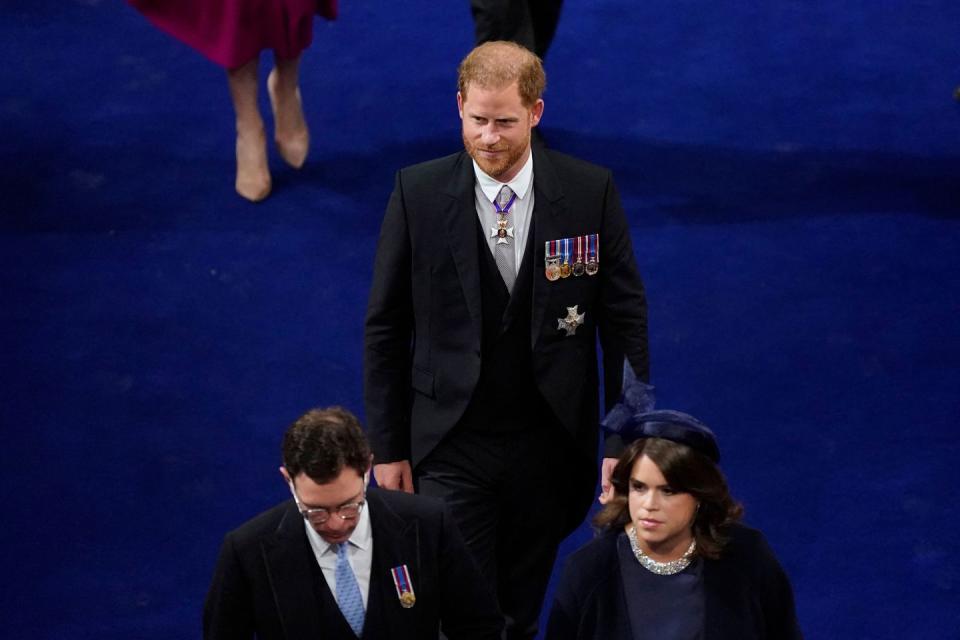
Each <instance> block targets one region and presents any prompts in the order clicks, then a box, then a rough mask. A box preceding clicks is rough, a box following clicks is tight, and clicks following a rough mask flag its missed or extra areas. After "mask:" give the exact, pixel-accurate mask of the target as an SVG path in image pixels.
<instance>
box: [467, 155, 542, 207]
mask: <svg viewBox="0 0 960 640" xmlns="http://www.w3.org/2000/svg"><path fill="white" fill-rule="evenodd" d="M473 173H474V174H475V175H476V176H477V184H478V185H479V186H480V190H481V191H483V195H484V197H486V199H487V200H489V201H490V202H493V201H494V199H496V197H497V194H498V193H500V189H501V188H502V187H503V185H505V184H506V185H507V186H509V187H510V188H511V189H512V190H513V192H514V193H515V194H517V197H518V198H520V199H521V200H523V199H524V197H525V196H526V195H527V191H529V190H530V185H531V183H532V182H533V148H532V147H531V148H530V149H528V150H527V161H526V162H524V163H523V167H521V168H520V171H519V173H517V175H515V176H514V177H513V180H511V181H510V182H500V181H499V180H497V179H496V178H491V177H490V176H489V175H487V174H486V173H484V171H483V169H481V168H480V165H478V164H477V161H476V160H474V161H473Z"/></svg>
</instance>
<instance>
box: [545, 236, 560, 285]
mask: <svg viewBox="0 0 960 640" xmlns="http://www.w3.org/2000/svg"><path fill="white" fill-rule="evenodd" d="M558 245H559V241H557V240H547V242H546V248H545V249H544V252H545V255H546V258H545V262H546V265H545V273H546V276H547V280H549V281H550V282H555V281H557V280H559V279H560V256H559V255H558V254H559V248H558Z"/></svg>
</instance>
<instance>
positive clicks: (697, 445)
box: [546, 376, 802, 640]
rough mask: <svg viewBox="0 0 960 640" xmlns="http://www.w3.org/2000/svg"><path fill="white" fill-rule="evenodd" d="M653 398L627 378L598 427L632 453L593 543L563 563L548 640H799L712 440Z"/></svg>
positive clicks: (786, 598) (774, 570)
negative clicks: (620, 397) (616, 402)
mask: <svg viewBox="0 0 960 640" xmlns="http://www.w3.org/2000/svg"><path fill="white" fill-rule="evenodd" d="M630 377H632V376H630ZM652 389H653V388H652V387H649V386H648V385H645V384H644V383H642V382H640V381H638V380H635V379H633V380H630V381H629V382H628V385H627V387H626V389H625V393H624V399H625V400H624V402H621V403H620V404H619V405H617V406H616V407H615V408H614V410H613V411H611V412H610V414H609V415H608V416H607V419H606V420H604V428H606V429H608V430H610V431H612V432H615V433H618V434H620V435H621V437H622V438H623V440H624V442H628V443H629V445H628V446H627V448H626V450H625V451H624V452H623V454H622V455H621V456H620V459H619V461H618V463H617V466H616V468H615V469H614V471H613V474H612V477H611V482H612V485H613V490H612V495H609V494H608V495H607V496H605V497H604V499H603V501H604V502H605V505H604V508H603V510H602V511H601V512H600V513H599V514H598V515H597V517H596V519H595V521H594V522H595V524H596V525H597V526H598V528H599V529H600V531H601V533H600V535H599V536H598V537H597V538H596V539H595V540H593V541H592V542H590V543H588V544H587V545H586V546H584V547H583V548H581V549H580V550H578V551H576V552H575V553H573V554H572V555H571V556H570V557H569V558H568V560H567V564H566V568H565V571H564V573H563V577H562V578H561V580H560V584H559V585H558V587H557V591H556V595H555V600H554V603H553V609H552V610H551V612H550V618H549V621H548V623H547V631H546V640H588V639H589V640H654V639H656V640H694V639H696V640H794V639H799V638H801V637H802V636H801V633H800V628H799V626H798V624H797V619H796V613H795V610H794V604H793V591H792V589H791V587H790V582H789V580H788V578H787V575H786V573H785V572H784V570H783V568H782V567H781V566H780V563H779V562H778V561H777V559H776V557H775V556H774V554H773V551H772V550H771V549H770V547H769V545H768V544H767V542H766V540H765V539H764V537H763V535H762V534H761V533H760V532H759V531H757V530H755V529H751V528H749V527H747V526H744V525H742V524H740V523H739V519H740V517H741V515H742V513H743V509H742V507H741V506H740V504H739V503H737V502H736V501H735V500H734V499H733V498H732V497H731V495H730V492H729V490H728V488H727V483H726V480H725V479H724V477H723V474H722V473H721V471H720V469H719V468H718V467H717V462H718V461H719V459H720V451H719V449H718V447H717V443H716V440H715V438H714V436H713V433H712V432H711V431H710V429H708V428H707V427H706V426H705V425H704V424H703V423H701V422H700V421H699V420H697V419H696V418H694V417H693V416H690V415H687V414H685V413H681V412H678V411H654V410H652V409H653V394H652Z"/></svg>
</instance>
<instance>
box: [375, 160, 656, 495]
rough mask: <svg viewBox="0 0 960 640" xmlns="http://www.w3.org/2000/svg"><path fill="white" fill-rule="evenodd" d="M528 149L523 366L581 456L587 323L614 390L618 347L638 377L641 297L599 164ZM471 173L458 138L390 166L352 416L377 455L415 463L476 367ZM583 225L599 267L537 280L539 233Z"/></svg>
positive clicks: (643, 359)
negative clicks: (572, 316) (420, 158)
mask: <svg viewBox="0 0 960 640" xmlns="http://www.w3.org/2000/svg"><path fill="white" fill-rule="evenodd" d="M533 154H534V155H533V174H534V179H533V188H534V193H535V204H534V211H533V233H534V236H533V243H532V245H528V249H527V251H528V252H533V256H532V259H533V267H534V268H533V270H532V278H533V286H532V287H530V290H531V291H532V294H531V295H532V301H531V302H532V318H531V323H530V328H531V331H530V347H531V350H532V360H533V369H534V375H535V378H536V384H537V388H538V390H539V391H540V393H541V395H542V396H543V398H544V399H545V400H546V402H547V403H548V405H549V406H550V408H551V409H552V411H553V413H554V415H555V416H556V417H557V418H558V419H559V420H560V422H561V423H562V428H565V429H566V430H567V431H569V433H570V434H571V435H573V436H574V438H576V440H577V444H578V445H579V450H581V451H583V453H584V454H585V460H588V461H589V463H590V464H591V465H593V464H595V460H596V441H597V420H598V406H597V403H598V398H597V396H598V392H597V389H598V376H597V366H596V362H597V354H596V338H597V335H598V332H599V336H600V340H601V343H602V346H603V351H604V364H605V367H604V369H605V371H606V372H607V374H608V375H607V377H606V378H605V383H606V385H605V387H606V389H608V390H609V391H610V393H609V394H608V402H609V401H612V400H614V399H615V398H616V395H617V394H618V393H619V390H620V386H621V384H620V379H621V375H622V368H623V355H624V354H626V355H627V356H628V357H629V360H630V363H631V364H632V365H633V368H634V370H635V371H636V372H637V374H638V375H639V376H641V377H643V378H647V375H648V361H647V357H648V356H647V326H646V300H645V297H644V291H643V285H642V283H641V280H640V275H639V273H638V272H637V267H636V261H635V259H634V255H633V247H632V244H631V241H630V234H629V229H628V227H627V221H626V218H625V216H624V214H623V209H622V208H621V206H620V199H619V196H618V195H617V191H616V187H615V186H614V184H613V179H612V177H611V175H610V172H609V171H607V170H606V169H603V168H601V167H597V166H595V165H592V164H589V163H587V162H583V161H581V160H577V159H575V158H572V157H570V156H567V155H564V154H561V153H557V152H554V151H550V150H546V149H542V148H540V147H538V146H534V150H533ZM474 183H475V175H474V171H473V164H472V162H471V159H470V157H469V156H468V155H467V154H466V153H464V152H461V153H457V154H454V155H451V156H447V157H445V158H440V159H438V160H433V161H431V162H426V163H423V164H419V165H415V166H413V167H408V168H406V169H403V170H401V171H400V172H399V173H398V174H397V178H396V185H395V187H394V190H393V195H392V196H391V197H390V202H389V204H388V205H387V211H386V214H385V216H384V220H383V227H382V230H381V234H380V241H379V244H378V247H377V257H376V262H375V265H374V276H373V284H372V287H371V292H370V301H369V305H368V308H367V319H366V333H365V361H364V392H365V401H366V418H367V425H368V430H369V435H370V440H371V444H372V446H373V450H374V455H375V457H376V460H377V462H390V461H396V460H403V459H409V460H411V461H412V463H413V464H414V465H416V464H417V463H418V462H419V461H420V460H422V459H423V458H424V457H425V456H426V455H427V454H428V453H429V452H430V451H431V450H432V449H433V447H435V446H436V445H437V443H438V442H440V440H441V439H442V438H443V436H444V435H446V434H447V432H449V431H450V429H451V428H453V426H454V425H455V424H456V423H457V421H458V420H459V419H460V418H461V416H462V415H463V413H464V410H465V409H466V407H467V404H468V403H469V401H470V398H471V396H472V394H473V391H474V389H475V387H476V385H477V381H478V379H479V377H480V364H481V362H480V361H481V344H480V340H481V333H482V315H481V309H480V304H481V285H480V257H481V256H480V255H479V253H478V250H479V249H478V242H477V224H478V223H477V213H476V205H475V202H474ZM592 233H599V235H600V251H599V265H600V270H599V273H598V274H597V275H595V276H589V275H583V276H579V277H574V276H570V277H569V278H565V279H561V280H558V281H556V282H550V281H548V280H547V278H546V277H545V275H544V254H545V249H544V244H545V242H546V241H548V240H557V239H562V238H570V237H575V236H580V235H586V234H592ZM524 260H527V256H526V255H525V256H524ZM574 305H577V307H578V310H579V311H580V312H581V313H586V316H585V322H586V325H585V326H582V327H580V328H579V329H578V330H577V332H576V335H574V336H570V337H567V336H566V335H565V332H564V331H562V330H560V329H559V328H558V326H557V320H558V318H563V317H565V316H566V315H567V307H572V306H574ZM616 448H617V447H616V445H614V447H613V449H616ZM611 453H618V451H615V450H611ZM592 489H593V487H592V484H591V486H590V487H589V490H590V491H592Z"/></svg>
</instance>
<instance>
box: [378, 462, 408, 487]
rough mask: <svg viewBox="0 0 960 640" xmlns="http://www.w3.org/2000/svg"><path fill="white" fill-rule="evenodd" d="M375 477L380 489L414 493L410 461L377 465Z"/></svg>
mask: <svg viewBox="0 0 960 640" xmlns="http://www.w3.org/2000/svg"><path fill="white" fill-rule="evenodd" d="M373 477H374V478H376V479H377V486H378V487H382V488H384V489H391V490H393V491H406V492H407V493H413V470H412V469H411V468H410V461H409V460H398V461H397V462H384V463H383V464H375V465H373Z"/></svg>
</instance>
